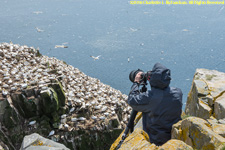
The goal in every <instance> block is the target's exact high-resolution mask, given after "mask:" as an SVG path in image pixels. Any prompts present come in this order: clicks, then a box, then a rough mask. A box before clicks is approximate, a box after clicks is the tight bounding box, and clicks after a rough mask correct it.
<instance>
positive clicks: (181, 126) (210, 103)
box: [172, 69, 225, 149]
mask: <svg viewBox="0 0 225 150" xmlns="http://www.w3.org/2000/svg"><path fill="white" fill-rule="evenodd" d="M224 108H225V73H222V72H218V71H216V70H207V69H197V70H196V73H195V75H194V78H193V82H192V87H191V90H190V92H189V94H188V98H187V104H186V108H185V113H186V115H187V116H193V117H188V118H187V119H184V120H182V121H180V122H178V123H177V124H175V125H174V126H173V129H172V138H174V139H179V140H182V141H184V142H185V143H187V144H188V145H190V146H192V147H193V148H195V149H220V148H222V147H223V146H225V138H224V129H225V115H224V114H225V109H224Z"/></svg>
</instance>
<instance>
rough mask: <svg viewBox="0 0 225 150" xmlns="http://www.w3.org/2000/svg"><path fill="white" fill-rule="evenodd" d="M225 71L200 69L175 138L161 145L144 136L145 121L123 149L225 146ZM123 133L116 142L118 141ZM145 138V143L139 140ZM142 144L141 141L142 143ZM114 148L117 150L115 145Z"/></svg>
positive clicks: (209, 149)
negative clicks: (143, 125) (156, 144)
mask: <svg viewBox="0 0 225 150" xmlns="http://www.w3.org/2000/svg"><path fill="white" fill-rule="evenodd" d="M224 106H225V73H221V72H218V71H215V70H206V69H197V71H196V73H195V76H194V79H193V83H192V87H191V90H190V92H189V95H188V99H187V105H186V108H185V111H186V114H185V113H183V114H182V117H185V118H184V119H183V120H181V121H179V122H178V123H176V124H174V125H173V128H172V139H171V140H169V141H168V142H167V143H165V144H164V145H162V146H160V147H158V146H155V145H154V144H151V143H150V142H149V141H148V137H146V136H144V135H146V134H144V133H143V132H144V131H143V130H141V129H139V128H142V122H140V121H142V120H141V119H140V121H139V122H138V123H137V124H136V126H135V128H136V130H135V131H134V133H132V134H130V135H129V136H128V138H127V139H126V140H125V141H126V142H125V141H124V143H123V144H122V146H121V149H126V147H129V148H130V149H142V148H144V149H152V150H159V149H160V150H163V149H165V150H166V149H168V150H178V149H202V150H214V149H218V150H219V149H225V115H224V114H225V109H224ZM119 140H121V136H120V137H119V138H118V139H117V140H116V141H115V142H114V144H115V145H117V143H119ZM140 141H142V142H140ZM139 142H140V143H142V144H139ZM113 146H114V145H112V147H111V149H112V150H114V149H115V146H114V147H113Z"/></svg>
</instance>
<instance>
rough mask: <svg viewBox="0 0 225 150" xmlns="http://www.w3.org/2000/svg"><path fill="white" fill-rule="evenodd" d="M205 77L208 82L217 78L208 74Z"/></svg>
mask: <svg viewBox="0 0 225 150" xmlns="http://www.w3.org/2000/svg"><path fill="white" fill-rule="evenodd" d="M205 77H206V80H209V81H210V80H212V78H213V77H216V75H214V74H212V75H209V74H206V75H205Z"/></svg>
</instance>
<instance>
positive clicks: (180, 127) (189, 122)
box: [172, 117, 225, 150]
mask: <svg viewBox="0 0 225 150" xmlns="http://www.w3.org/2000/svg"><path fill="white" fill-rule="evenodd" d="M214 130H215V129H214ZM172 138H173V139H178V140H182V141H184V142H185V143H186V144H188V145H190V146H191V147H193V148H194V149H207V150H209V149H212V150H213V149H218V148H219V147H221V146H223V145H224V143H225V138H223V137H222V136H220V135H219V134H217V133H216V132H213V128H212V126H211V125H210V124H209V123H208V122H207V121H206V120H204V119H201V118H198V117H188V118H186V119H184V120H182V121H180V122H178V123H177V124H175V125H173V128H172Z"/></svg>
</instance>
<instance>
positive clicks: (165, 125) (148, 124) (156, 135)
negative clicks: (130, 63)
mask: <svg viewBox="0 0 225 150" xmlns="http://www.w3.org/2000/svg"><path fill="white" fill-rule="evenodd" d="M142 73H143V72H139V73H138V74H137V75H136V77H135V80H134V84H133V85H132V87H131V93H130V94H129V96H128V104H129V105H130V106H131V107H132V108H133V109H134V110H136V111H139V112H142V115H143V117H142V119H143V120H142V121H143V122H142V123H143V130H144V131H145V132H147V133H148V135H149V138H150V142H151V143H154V144H156V145H158V146H159V145H162V144H164V143H166V142H167V141H168V140H170V139H171V129H172V125H173V124H175V123H177V122H178V121H179V120H181V112H182V95H183V94H182V91H181V90H180V89H179V88H174V87H170V86H169V84H170V80H171V77H170V70H169V69H167V68H166V67H165V66H163V65H162V64H160V63H156V64H155V65H154V67H153V69H152V71H151V73H150V86H151V90H148V91H146V92H143V93H140V92H139V84H140V83H139V82H140V80H141V74H142Z"/></svg>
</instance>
